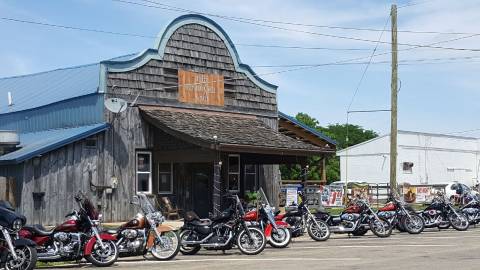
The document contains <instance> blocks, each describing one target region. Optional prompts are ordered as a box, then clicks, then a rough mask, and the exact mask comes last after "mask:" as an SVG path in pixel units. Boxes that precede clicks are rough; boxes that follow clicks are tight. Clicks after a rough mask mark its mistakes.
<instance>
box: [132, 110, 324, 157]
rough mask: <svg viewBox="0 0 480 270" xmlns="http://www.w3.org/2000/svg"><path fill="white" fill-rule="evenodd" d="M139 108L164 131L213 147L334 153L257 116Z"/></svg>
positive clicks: (233, 149)
mask: <svg viewBox="0 0 480 270" xmlns="http://www.w3.org/2000/svg"><path fill="white" fill-rule="evenodd" d="M140 110H141V111H142V113H143V116H144V118H145V119H146V120H147V121H148V122H150V123H151V124H152V125H154V126H156V127H157V128H160V129H161V130H163V131H164V132H167V133H169V134H170V135H173V136H176V137H178V138H180V139H182V140H185V141H188V142H190V143H193V144H196V145H199V146H202V147H207V148H211V149H215V148H216V149H219V150H222V151H237V152H248V153H263V154H273V155H298V156H310V155H318V154H324V153H331V152H332V149H326V148H321V147H318V146H315V145H311V144H307V143H304V142H302V141H298V140H295V139H293V138H291V137H288V136H286V135H283V134H282V133H280V132H278V131H276V130H274V129H272V128H269V127H268V126H267V125H266V124H264V123H263V122H262V121H261V120H259V119H257V118H256V117H254V116H248V115H239V114H232V113H217V112H205V111H198V112H197V111H193V110H181V109H173V108H168V109H167V108H159V107H149V106H140ZM214 136H216V139H215V137H214Z"/></svg>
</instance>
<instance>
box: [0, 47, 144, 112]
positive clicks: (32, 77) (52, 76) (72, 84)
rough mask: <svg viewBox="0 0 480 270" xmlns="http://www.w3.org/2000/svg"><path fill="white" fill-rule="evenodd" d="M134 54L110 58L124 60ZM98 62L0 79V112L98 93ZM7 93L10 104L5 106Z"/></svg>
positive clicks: (21, 109) (36, 106)
mask: <svg viewBox="0 0 480 270" xmlns="http://www.w3.org/2000/svg"><path fill="white" fill-rule="evenodd" d="M136 55H137V53H133V54H127V55H123V56H119V57H115V58H112V59H110V60H112V61H126V60H129V59H131V58H132V57H135V56H136ZM99 80H100V63H94V64H89V65H82V66H75V67H68V68H61V69H55V70H50V71H45V72H40V73H34V74H28V75H22V76H14V77H6V78H0V114H5V113H11V112H18V111H24V110H28V109H33V108H38V107H42V106H45V105H49V104H52V103H55V102H59V101H63V100H66V99H71V98H75V97H80V96H84V95H88V94H92V93H97V92H98V87H99ZM7 92H11V93H12V99H13V106H11V107H9V106H8V103H7V102H8V100H7Z"/></svg>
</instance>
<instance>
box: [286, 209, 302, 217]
mask: <svg viewBox="0 0 480 270" xmlns="http://www.w3.org/2000/svg"><path fill="white" fill-rule="evenodd" d="M299 213H300V211H298V210H290V211H288V212H286V213H285V217H292V216H298V215H299Z"/></svg>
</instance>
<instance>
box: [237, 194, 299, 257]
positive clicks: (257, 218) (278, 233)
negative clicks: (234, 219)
mask: <svg viewBox="0 0 480 270" xmlns="http://www.w3.org/2000/svg"><path fill="white" fill-rule="evenodd" d="M258 194H259V195H260V200H259V203H258V205H257V207H256V209H254V210H251V211H248V212H247V213H246V214H245V216H244V217H243V219H244V220H245V221H248V222H250V223H252V224H255V225H258V226H260V228H261V229H262V230H263V231H264V234H265V237H266V238H267V241H268V243H269V244H270V246H272V247H274V248H284V247H287V246H288V244H290V241H291V240H292V234H291V233H290V230H289V227H290V225H289V224H288V223H286V222H284V221H282V220H279V219H276V218H275V213H274V210H273V208H272V207H271V206H270V203H269V202H268V199H267V196H265V193H264V192H263V190H262V189H261V188H260V190H259V191H258Z"/></svg>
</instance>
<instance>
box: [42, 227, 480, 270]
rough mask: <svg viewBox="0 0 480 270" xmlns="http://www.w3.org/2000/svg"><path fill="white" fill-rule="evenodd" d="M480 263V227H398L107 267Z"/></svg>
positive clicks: (437, 266)
mask: <svg viewBox="0 0 480 270" xmlns="http://www.w3.org/2000/svg"><path fill="white" fill-rule="evenodd" d="M479 266H480V227H479V228H473V227H472V228H471V229H469V230H468V231H465V232H459V231H455V230H452V229H449V230H442V231H438V229H426V230H425V231H424V232H423V233H422V234H420V235H410V234H408V233H399V232H396V231H394V233H393V234H392V236H391V237H389V238H378V237H376V236H374V235H373V234H371V233H368V234H367V235H365V236H362V237H349V236H348V235H346V234H337V235H332V238H330V239H329V240H328V241H326V242H315V241H313V240H311V239H310V238H309V237H308V236H304V237H300V238H294V239H293V241H292V243H291V244H290V246H289V247H288V248H285V249H274V248H271V247H269V246H268V245H267V248H266V249H265V250H264V251H263V252H262V253H261V254H259V255H255V256H247V255H242V254H241V253H240V251H239V250H238V249H232V250H229V251H226V253H225V254H222V252H221V251H218V252H217V251H206V250H201V251H200V252H199V253H198V254H197V255H194V256H183V255H181V254H180V253H179V255H178V256H177V257H176V258H175V259H173V260H171V261H167V262H158V261H155V260H145V259H144V258H143V257H135V258H120V259H119V261H118V262H117V263H116V264H115V265H113V266H111V267H109V268H107V269H112V270H123V269H125V270H126V269H142V270H149V269H162V270H168V269H182V270H190V269H216V270H220V269H228V270H234V269H290V270H293V269H295V270H300V269H338V268H341V269H369V270H372V269H402V270H403V269H433V270H443V269H455V270H458V269H478V268H479ZM78 267H81V268H87V267H92V266H90V265H89V264H80V265H78V264H74V265H64V266H57V267H51V268H55V269H74V268H78Z"/></svg>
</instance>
